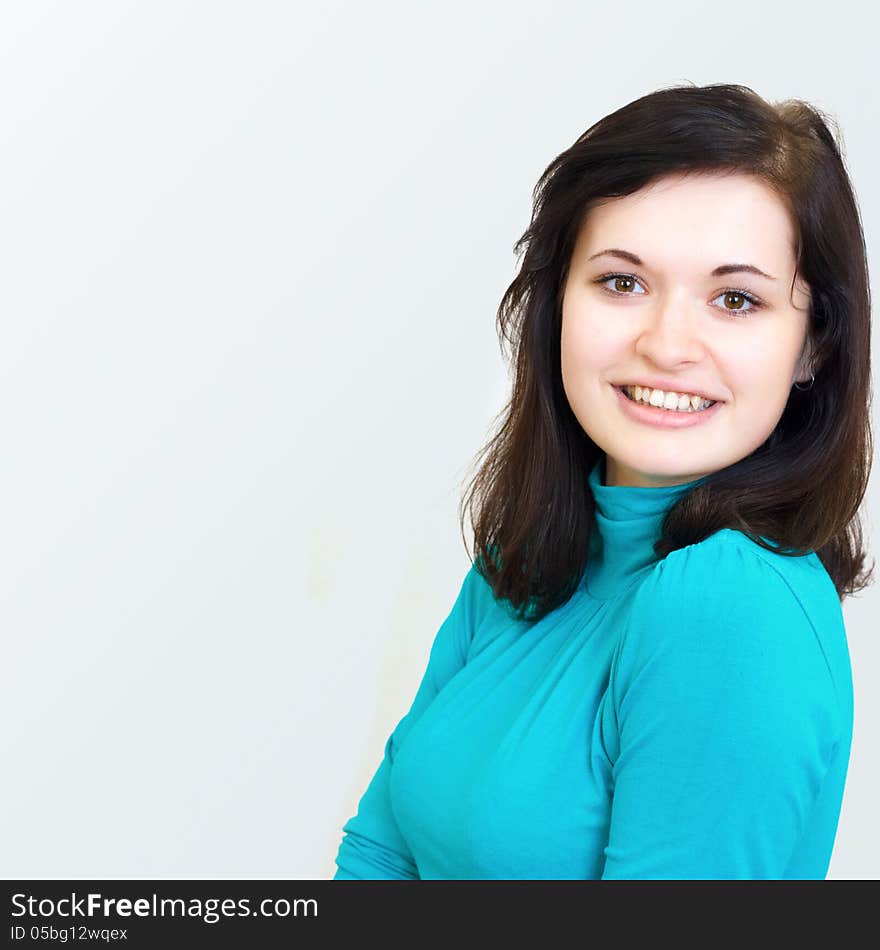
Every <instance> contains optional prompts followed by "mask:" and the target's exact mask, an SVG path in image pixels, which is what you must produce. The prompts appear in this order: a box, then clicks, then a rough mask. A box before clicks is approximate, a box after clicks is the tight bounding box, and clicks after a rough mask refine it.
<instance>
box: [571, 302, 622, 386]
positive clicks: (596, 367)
mask: <svg viewBox="0 0 880 950" xmlns="http://www.w3.org/2000/svg"><path fill="white" fill-rule="evenodd" d="M625 345H626V344H625V341H624V340H616V339H615V338H614V335H613V334H611V333H609V332H608V326H607V324H603V323H602V322H601V321H599V320H597V319H595V318H594V319H592V320H591V319H590V318H589V317H587V316H586V315H584V314H573V315H567V314H564V315H563V320H562V331H561V334H560V348H561V356H562V368H563V373H564V374H565V373H566V372H567V373H569V374H573V373H575V372H577V373H578V374H579V375H592V376H595V375H603V376H604V375H606V374H610V373H612V372H613V370H614V368H615V367H616V366H618V365H619V364H620V361H621V354H623V353H624V352H625Z"/></svg>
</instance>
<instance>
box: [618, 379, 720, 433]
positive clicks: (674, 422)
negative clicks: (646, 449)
mask: <svg viewBox="0 0 880 950" xmlns="http://www.w3.org/2000/svg"><path fill="white" fill-rule="evenodd" d="M612 388H613V389H614V390H615V391H616V392H617V398H618V400H619V401H620V403H621V406H622V408H623V411H624V412H625V413H626V414H627V415H628V416H629V417H630V418H631V419H634V420H635V421H636V422H641V423H644V424H647V425H652V426H656V427H658V428H660V429H686V428H690V427H691V426H698V425H703V424H704V423H706V422H708V421H709V420H710V419H712V418H713V417H714V416H715V415H717V413H718V410H719V409H721V407H722V406H723V405H724V403H723V402H720V401H719V402H716V403H715V405H714V406H709V408H708V409H703V410H701V411H700V412H675V411H674V410H672V409H659V408H658V407H657V406H646V405H645V404H644V403H638V402H634V401H633V400H632V399H630V398H629V397H628V396H627V395H626V394H625V393H624V391H623V389H622V388H621V387H620V386H612Z"/></svg>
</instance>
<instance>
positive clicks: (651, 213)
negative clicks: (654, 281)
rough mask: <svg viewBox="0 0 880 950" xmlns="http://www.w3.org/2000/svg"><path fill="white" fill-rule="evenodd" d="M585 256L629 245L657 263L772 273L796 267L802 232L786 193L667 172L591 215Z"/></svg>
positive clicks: (758, 184) (755, 182) (756, 182)
mask: <svg viewBox="0 0 880 950" xmlns="http://www.w3.org/2000/svg"><path fill="white" fill-rule="evenodd" d="M577 244H578V251H579V252H580V253H583V254H586V255H589V254H593V253H595V252H596V251H600V250H602V249H603V248H605V247H620V248H626V249H627V250H629V251H632V252H634V253H635V254H637V255H638V256H639V257H641V258H642V259H643V260H645V261H646V263H648V264H649V265H651V266H656V267H658V268H664V267H670V268H671V267H672V266H673V265H676V266H677V267H681V266H682V264H683V263H693V264H694V265H695V267H697V268H698V269H699V270H701V271H705V272H706V273H708V272H709V271H710V270H711V269H712V268H713V267H715V266H716V265H718V264H719V263H726V262H729V261H750V262H751V263H753V264H756V265H757V266H758V267H760V268H761V269H762V270H766V271H767V272H768V273H771V274H777V275H780V274H783V273H786V272H790V271H791V269H792V268H793V267H794V259H795V252H796V231H795V223H794V220H793V218H792V215H791V213H790V211H789V209H788V208H787V207H786V205H785V204H784V203H783V202H782V201H781V200H780V198H779V196H778V195H777V194H776V193H775V192H774V191H773V190H772V189H771V188H770V187H769V186H768V185H766V184H765V183H764V182H762V181H761V180H760V179H758V178H756V177H754V176H750V175H745V174H742V173H734V174H720V173H719V174H714V173H700V174H693V173H691V174H689V175H668V176H665V177H663V178H661V179H658V180H657V181H654V182H651V183H650V184H649V185H646V186H645V187H644V188H642V189H640V190H639V191H637V192H634V193H633V194H631V195H626V196H624V197H622V198H608V199H603V200H602V201H600V202H599V203H598V204H597V205H595V206H593V207H591V208H590V209H589V210H588V212H587V213H586V215H585V217H584V220H583V222H582V225H581V229H580V232H579V235H578V241H577Z"/></svg>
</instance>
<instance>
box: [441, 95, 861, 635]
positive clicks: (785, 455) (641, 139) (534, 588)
mask: <svg viewBox="0 0 880 950" xmlns="http://www.w3.org/2000/svg"><path fill="white" fill-rule="evenodd" d="M829 123H830V124H831V126H832V127H833V128H834V130H835V131H834V134H832V132H831V131H830V130H829ZM839 141H842V140H841V136H840V132H839V129H838V128H837V125H836V122H835V121H834V120H833V119H829V118H828V117H827V116H825V115H824V114H823V113H822V112H820V111H819V110H818V109H817V108H815V107H814V106H812V105H810V104H808V103H806V102H804V101H802V100H800V99H787V100H784V101H782V102H778V103H772V104H771V103H768V102H766V101H765V100H764V99H762V98H761V97H760V96H759V95H758V94H757V93H755V92H754V91H753V90H752V89H750V88H748V87H747V86H742V85H732V84H727V83H717V84H713V85H708V86H694V85H692V84H685V85H677V86H672V87H667V88H662V89H660V90H658V91H656V92H652V93H650V94H648V95H645V96H643V97H642V98H640V99H636V100H635V101H634V102H631V103H629V104H628V105H625V106H623V107H622V108H620V109H618V110H617V111H616V112H613V113H611V114H610V115H608V116H606V117H605V118H603V119H601V120H600V121H598V122H596V123H595V124H594V125H592V126H591V127H590V128H589V129H587V131H586V132H584V133H583V134H582V135H581V136H580V137H579V138H578V139H577V140H576V141H575V143H574V144H573V145H572V146H571V147H570V148H568V149H566V150H565V151H564V152H562V154H560V155H559V156H557V157H556V158H555V159H554V160H553V161H552V162H551V163H550V165H548V167H547V168H546V169H545V170H544V172H543V174H542V175H541V178H540V179H539V181H538V183H537V185H536V186H535V188H534V191H533V195H532V198H533V210H532V216H531V223H530V225H529V227H528V229H527V230H526V232H525V233H524V234H523V235H522V237H520V239H519V240H518V241H517V242H516V244H515V245H514V252H515V253H516V254H517V256H519V254H520V253H521V252H522V250H523V249H525V255H524V258H523V260H522V262H521V264H520V266H519V270H518V273H517V276H516V278H515V279H514V280H513V282H512V283H511V284H510V286H509V287H508V288H507V290H506V291H505V293H504V296H503V298H502V300H501V304H500V306H499V308H498V312H497V326H498V332H499V342H500V344H501V348H502V353H503V351H504V343H503V341H504V340H507V342H508V343H509V344H510V345H511V347H512V350H513V367H514V382H513V390H512V395H511V397H510V399H509V400H508V402H507V404H506V406H505V408H504V409H503V410H502V412H501V413H500V414H499V416H501V417H502V418H501V425H500V427H499V428H498V430H497V432H496V433H495V434H494V435H493V436H492V437H491V438H490V440H489V442H488V443H487V444H486V445H485V446H484V447H483V448H482V449H481V450H480V452H479V453H478V455H477V460H479V459H484V460H483V462H482V463H481V464H480V467H479V470H478V471H477V474H476V475H475V476H474V477H473V479H472V480H471V482H470V485H469V487H468V488H467V490H466V491H465V494H464V496H463V498H462V501H461V505H460V516H461V521H462V536H464V515H465V512H466V511H467V512H469V513H470V517H471V522H472V524H473V532H474V541H473V555H474V560H475V562H476V566H477V569H478V570H479V571H480V573H481V574H482V575H483V576H484V577H485V578H486V579H487V581H488V582H489V583H490V584H491V586H492V589H493V591H494V594H495V596H496V598H505V599H506V600H507V601H508V602H509V603H510V605H511V606H512V607H513V608H514V610H515V611H516V612H517V614H518V615H519V616H520V617H522V616H528V619H530V620H538V619H540V618H541V617H542V616H544V615H546V614H547V613H549V612H550V611H551V610H553V609H555V608H556V607H558V606H560V605H561V604H563V603H565V601H567V600H568V599H569V598H570V597H571V596H572V594H573V593H574V591H575V590H576V589H577V586H578V583H579V581H580V578H581V576H582V574H583V571H584V568H585V567H586V563H587V559H588V552H589V549H590V533H591V530H592V529H593V512H594V501H593V496H592V493H591V492H590V491H589V488H588V485H587V479H586V476H587V474H588V472H589V470H590V469H591V467H592V465H593V464H594V463H595V462H596V461H597V460H598V459H599V458H600V457H601V456H602V454H603V453H602V450H601V449H600V448H599V447H598V446H597V445H596V444H595V443H594V442H593V441H592V440H591V439H590V438H589V437H588V436H587V435H586V434H585V432H584V431H583V429H582V428H581V426H580V424H579V422H578V420H577V419H576V418H575V415H574V413H573V412H572V410H571V407H570V405H569V403H568V400H567V398H566V395H565V392H564V390H563V386H562V377H561V369H560V335H561V310H562V294H563V288H564V286H565V281H566V277H567V274H568V268H569V263H570V260H571V254H572V250H573V248H574V243H575V240H576V237H577V234H578V231H579V229H580V227H581V225H582V222H583V221H584V220H585V214H586V213H587V212H588V211H589V209H590V208H591V207H592V206H593V205H594V204H595V203H596V202H597V201H599V200H601V199H603V198H609V197H620V196H624V195H629V194H631V193H633V192H635V191H638V190H639V189H640V188H642V187H644V186H646V185H648V184H650V183H651V182H653V181H654V180H655V179H657V178H659V177H661V176H663V175H665V174H670V173H691V172H694V173H700V172H743V173H747V174H750V175H753V176H757V177H758V178H759V179H761V180H762V182H763V183H764V184H766V185H767V186H769V187H770V188H771V189H773V190H774V192H775V193H776V194H777V195H778V196H779V197H780V199H781V200H782V201H783V202H784V203H785V205H786V207H787V208H788V209H789V210H790V212H791V214H792V216H793V219H794V222H795V223H796V229H797V232H798V235H797V240H798V244H797V264H796V269H795V277H797V276H798V275H800V276H801V278H802V279H803V280H804V281H805V282H806V284H807V285H808V287H809V289H810V313H809V324H808V337H807V341H808V345H809V351H810V353H811V355H812V368H813V371H814V374H815V382H814V384H813V386H812V388H811V389H809V390H808V391H800V390H798V389H797V388H793V389H792V391H791V395H790V396H789V399H788V403H787V405H786V407H785V410H784V411H783V413H782V416H781V418H780V420H779V423H778V424H777V426H776V428H775V429H774V431H773V433H772V434H771V435H770V436H769V437H768V439H767V440H766V441H765V442H764V444H762V445H761V446H759V447H758V448H757V449H756V450H755V451H753V452H752V453H751V454H750V455H748V456H746V457H745V458H743V459H741V460H739V461H738V462H736V463H735V464H732V465H729V466H727V467H726V468H724V469H721V470H719V471H717V472H714V473H712V474H711V475H710V476H709V477H708V478H707V479H706V480H705V481H703V482H701V483H700V484H698V485H697V486H695V487H694V488H693V489H691V490H689V491H688V492H686V493H684V494H683V495H682V496H681V497H680V498H679V499H678V500H677V501H676V503H675V504H674V505H673V506H672V507H671V508H670V510H669V512H668V513H667V515H666V517H665V519H664V521H663V525H662V532H661V537H660V539H659V540H658V541H657V543H656V544H655V546H654V550H655V553H656V555H657V556H658V557H659V558H661V559H662V558H664V557H666V555H668V554H669V553H670V552H671V551H674V550H676V549H678V548H682V547H685V546H686V545H689V544H694V543H697V542H699V541H701V540H703V539H704V538H707V537H708V536H709V535H711V534H714V533H715V532H716V531H718V530H720V529H722V528H725V527H728V528H733V529H736V530H739V531H742V532H743V533H745V534H746V535H747V536H748V537H749V538H751V540H753V541H755V542H756V543H757V544H760V545H761V546H762V547H765V548H767V547H768V546H767V544H765V543H764V541H763V540H762V538H766V539H768V540H770V541H771V542H773V543H774V545H776V546H777V547H774V548H772V550H776V551H777V553H782V554H788V555H803V554H807V553H810V552H811V551H815V552H816V553H817V554H818V556H819V558H820V559H821V561H822V563H823V564H824V566H825V569H826V570H827V571H828V574H829V576H830V577H831V579H832V581H833V582H834V586H835V588H836V590H837V593H838V597H839V598H840V600H841V602H842V601H843V599H844V597H845V596H846V595H848V594H853V593H855V592H857V591H859V590H861V589H863V588H864V587H866V586H868V584H869V583H872V582H873V578H872V574H873V566H874V565H873V562H872V566H871V570H870V571H866V570H865V567H864V565H865V551H864V550H863V542H862V526H861V523H860V521H859V508H860V506H861V503H862V499H863V497H864V494H865V491H866V489H867V485H868V480H869V477H870V472H871V462H872V455H873V444H872V435H871V428H870V405H871V399H872V393H871V367H870V350H871V302H870V287H869V278H868V264H867V255H866V251H865V241H864V235H863V231H862V223H861V216H860V212H859V208H858V204H857V201H856V197H855V194H854V192H853V188H852V185H851V183H850V180H849V177H848V174H847V171H846V168H845V165H844V159H843V157H842V155H841V146H840V145H839V144H838V142H839ZM792 286H794V281H793V282H792ZM496 418H498V417H496ZM475 509H476V513H475Z"/></svg>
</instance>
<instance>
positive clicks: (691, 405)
mask: <svg viewBox="0 0 880 950" xmlns="http://www.w3.org/2000/svg"><path fill="white" fill-rule="evenodd" d="M615 388H616V389H618V390H620V392H622V393H623V395H624V396H625V397H626V398H627V399H628V400H629V401H630V402H634V403H635V404H636V405H637V406H645V407H647V408H648V409H661V410H665V411H666V412H681V413H692V412H705V411H706V410H707V409H711V407H712V406H714V405H715V404H716V402H718V400H717V399H706V398H705V397H703V396H693V397H686V398H687V405H685V406H684V407H682V405H681V399H682V396H683V395H684V394H681V395H679V397H678V399H677V400H676V404H675V405H673V406H667V405H666V404H665V401H664V402H663V403H661V404H660V405H659V406H658V405H655V404H654V403H652V402H646V401H645V400H644V399H636V395H635V386H616V387H615ZM644 391H645V390H643V392H644ZM648 391H650V390H648Z"/></svg>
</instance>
